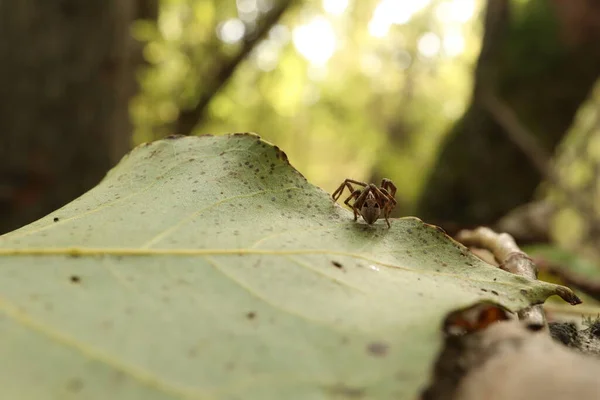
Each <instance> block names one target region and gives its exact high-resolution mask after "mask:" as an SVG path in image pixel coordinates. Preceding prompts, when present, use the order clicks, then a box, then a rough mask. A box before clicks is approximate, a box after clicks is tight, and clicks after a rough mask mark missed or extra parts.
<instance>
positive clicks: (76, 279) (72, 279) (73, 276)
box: [70, 275, 81, 283]
mask: <svg viewBox="0 0 600 400" xmlns="http://www.w3.org/2000/svg"><path fill="white" fill-rule="evenodd" d="M70 280H71V282H72V283H79V282H81V278H80V277H79V276H77V275H71V278H70Z"/></svg>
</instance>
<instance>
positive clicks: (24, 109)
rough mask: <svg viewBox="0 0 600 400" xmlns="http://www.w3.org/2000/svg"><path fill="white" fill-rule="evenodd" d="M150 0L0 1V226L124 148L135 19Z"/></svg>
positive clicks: (55, 201)
mask: <svg viewBox="0 0 600 400" xmlns="http://www.w3.org/2000/svg"><path fill="white" fill-rule="evenodd" d="M157 7H158V5H157V0H86V1H76V0H62V1H59V0H52V1H48V0H19V1H10V0H4V1H2V0H0V36H1V37H2V42H1V44H0V96H2V103H1V105H0V132H1V133H0V233H3V232H7V231H10V230H12V229H15V228H18V227H19V226H22V225H23V224H26V223H28V222H31V221H33V220H35V219H37V218H39V217H41V216H44V215H46V214H48V213H50V212H52V211H53V210H55V209H57V208H59V207H61V206H62V205H64V204H66V203H67V202H69V201H71V200H73V199H74V198H76V197H77V196H79V195H81V194H82V193H84V192H85V191H87V190H88V189H90V188H91V187H93V186H94V185H95V184H97V183H98V181H99V180H101V179H102V177H103V176H104V174H105V173H106V172H107V171H108V170H109V169H110V168H111V167H112V166H113V165H114V164H115V163H116V162H117V161H118V160H119V159H120V158H121V157H122V156H123V155H124V154H125V153H126V152H127V151H128V149H129V148H130V131H131V129H130V124H129V113H128V102H129V99H130V98H131V96H132V95H133V94H134V93H135V91H136V89H137V87H136V86H137V85H136V78H135V70H136V67H137V66H138V65H139V64H140V63H141V61H142V57H141V44H140V43H137V42H136V41H134V40H133V38H132V37H131V36H130V24H131V23H132V22H133V21H134V20H135V19H138V18H156V13H157Z"/></svg>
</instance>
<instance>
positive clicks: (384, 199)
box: [371, 185, 396, 228]
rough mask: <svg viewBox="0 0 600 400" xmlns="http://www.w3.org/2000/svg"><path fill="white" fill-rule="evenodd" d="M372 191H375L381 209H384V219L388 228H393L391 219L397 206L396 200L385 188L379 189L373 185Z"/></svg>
mask: <svg viewBox="0 0 600 400" xmlns="http://www.w3.org/2000/svg"><path fill="white" fill-rule="evenodd" d="M394 188H395V187H394ZM371 190H373V194H374V195H375V198H376V199H377V202H378V203H379V205H380V206H381V208H383V217H384V218H385V222H386V223H387V226H388V228H391V225H390V220H389V217H390V213H391V212H392V210H393V209H394V207H395V206H396V199H394V198H393V197H392V196H391V195H390V194H389V193H388V191H387V190H385V189H384V188H378V187H377V186H375V185H371Z"/></svg>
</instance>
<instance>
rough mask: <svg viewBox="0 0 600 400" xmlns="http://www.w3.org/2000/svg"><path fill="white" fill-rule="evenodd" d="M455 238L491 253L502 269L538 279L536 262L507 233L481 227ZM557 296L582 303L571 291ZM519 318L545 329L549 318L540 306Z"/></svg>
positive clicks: (575, 302) (521, 312)
mask: <svg viewBox="0 0 600 400" xmlns="http://www.w3.org/2000/svg"><path fill="white" fill-rule="evenodd" d="M456 239H457V240H458V241H460V242H461V243H463V244H464V245H465V246H473V247H479V248H482V249H486V250H488V251H490V252H491V253H492V254H493V255H494V257H495V258H496V260H497V261H498V263H499V264H500V268H501V269H503V270H505V271H508V272H511V273H513V274H515V275H520V276H523V277H525V278H528V279H531V280H536V279H537V268H536V266H535V264H534V262H533V260H532V259H531V258H529V256H527V254H525V253H524V252H523V251H521V249H519V247H518V246H517V244H516V243H515V240H514V239H513V237H512V236H510V235H509V234H507V233H500V234H498V233H496V232H494V231H493V230H491V229H489V228H485V227H480V228H477V229H474V230H462V231H460V232H458V234H457V235H456ZM557 294H558V295H559V296H560V297H562V298H563V299H564V300H565V301H567V302H568V303H570V304H573V305H574V304H579V303H581V300H580V299H579V298H578V297H577V296H576V295H575V294H574V293H573V292H571V291H569V290H558V293H557ZM518 316H519V319H520V320H523V321H526V322H527V324H528V325H531V326H540V327H545V326H546V317H545V315H544V310H543V308H542V306H541V305H535V306H532V307H528V308H526V309H523V310H521V311H519V313H518Z"/></svg>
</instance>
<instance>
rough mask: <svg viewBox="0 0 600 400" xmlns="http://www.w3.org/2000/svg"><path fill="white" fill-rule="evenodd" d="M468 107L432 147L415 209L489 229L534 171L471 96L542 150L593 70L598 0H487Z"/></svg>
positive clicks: (525, 189)
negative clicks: (497, 103)
mask: <svg viewBox="0 0 600 400" xmlns="http://www.w3.org/2000/svg"><path fill="white" fill-rule="evenodd" d="M487 4H488V7H487V11H486V18H485V35H484V39H483V46H482V50H481V54H480V56H479V60H478V64H477V68H476V71H475V90H474V96H473V100H472V103H471V105H470V106H469V108H468V109H467V111H466V112H465V114H464V116H463V117H462V119H461V120H460V121H459V122H458V123H457V124H456V125H455V126H454V127H453V129H452V130H451V132H450V133H449V135H448V136H447V140H446V141H445V143H444V144H443V145H442V149H441V152H440V156H439V158H438V161H437V165H436V166H435V167H434V169H433V172H432V175H431V176H430V178H429V181H428V183H427V184H426V186H425V189H424V191H423V194H422V198H421V200H420V203H419V205H418V209H417V215H418V216H419V217H421V218H423V219H424V220H426V221H428V222H431V223H436V224H440V225H442V226H446V227H449V228H450V230H452V228H453V227H456V226H459V227H465V226H472V225H489V224H492V223H494V222H495V221H496V220H497V219H498V218H500V217H501V216H503V215H504V214H506V213H507V212H508V211H510V210H512V209H513V208H515V207H517V206H519V205H521V204H524V203H527V202H529V201H530V200H532V197H533V194H534V191H535V189H536V188H537V186H538V185H539V184H540V182H541V179H542V175H541V173H540V171H539V170H538V169H536V168H535V167H534V164H533V163H532V161H531V159H529V158H528V157H526V156H525V155H524V154H523V153H522V151H521V150H520V149H519V148H518V146H517V145H516V144H515V143H514V142H512V141H511V140H510V139H509V135H507V134H506V132H504V131H503V129H502V128H501V127H500V126H499V125H498V123H497V122H496V120H495V119H494V118H493V117H492V116H491V115H490V113H489V112H488V110H487V109H486V108H485V107H484V106H483V105H482V103H481V102H480V101H479V99H480V98H479V97H478V96H477V94H478V93H480V92H481V91H492V92H493V93H495V95H496V96H498V97H499V98H501V99H502V100H503V101H504V102H505V103H506V104H507V105H508V106H509V107H510V108H511V109H512V110H514V111H515V112H516V114H517V115H518V117H519V119H520V120H521V122H522V123H523V124H524V125H525V126H527V128H528V129H529V130H530V131H531V133H532V135H533V136H535V138H536V140H537V142H538V145H539V147H540V148H541V149H543V150H544V151H545V152H546V153H548V154H552V153H553V152H554V150H555V148H556V146H557V145H558V144H559V142H560V141H561V139H562V138H563V136H564V134H565V133H566V131H567V130H568V129H569V127H570V125H571V124H572V122H573V119H574V116H575V113H576V112H577V110H578V108H579V106H580V105H581V104H582V102H583V101H584V100H585V99H586V97H587V96H588V94H589V93H590V91H591V89H592V88H593V85H594V83H595V81H596V80H597V78H598V76H599V74H600V46H599V45H598V43H599V40H600V1H598V0H593V1H589V0H529V1H526V2H522V1H517V0H512V1H510V0H489V1H488V3H487Z"/></svg>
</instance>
